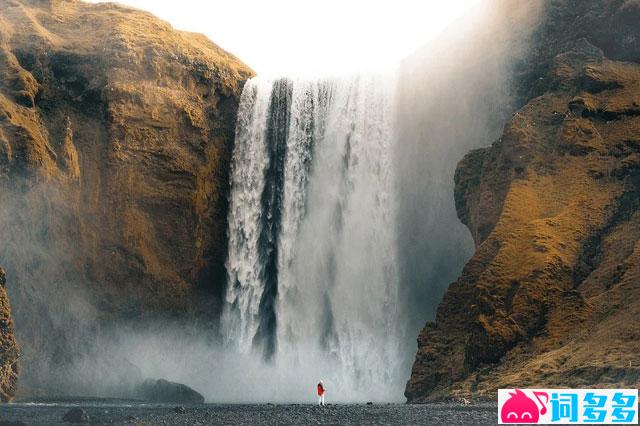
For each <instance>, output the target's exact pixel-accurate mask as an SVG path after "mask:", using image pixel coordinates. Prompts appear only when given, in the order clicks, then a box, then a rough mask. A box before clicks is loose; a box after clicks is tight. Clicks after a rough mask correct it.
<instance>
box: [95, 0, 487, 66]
mask: <svg viewBox="0 0 640 426" xmlns="http://www.w3.org/2000/svg"><path fill="white" fill-rule="evenodd" d="M89 1H91V2H99V1H103V0H89ZM477 1H478V0H385V1H381V0H270V1H267V0H180V1H173V0H171V1H158V0H119V1H118V3H122V4H125V5H129V6H133V7H136V8H140V9H145V10H148V11H150V12H152V13H154V14H155V15H157V16H159V17H160V18H162V19H164V20H166V21H168V22H170V23H171V24H172V25H173V26H174V27H175V28H178V29H181V30H187V31H194V32H199V33H204V34H206V35H207V36H208V37H209V38H210V39H211V40H213V41H214V42H215V43H216V44H218V45H219V46H221V47H222V48H224V49H226V50H227V51H229V52H231V53H233V54H234V55H236V56H238V57H239V58H240V59H242V60H243V61H244V62H245V63H246V64H248V65H249V66H250V67H252V68H253V69H254V70H255V71H256V72H257V73H258V74H261V75H291V74H333V73H344V72H351V71H356V70H363V69H380V68H387V67H390V66H393V64H395V63H397V61H398V60H400V59H402V58H404V57H406V56H407V55H409V54H411V53H412V52H413V51H415V50H416V49H417V48H418V47H420V46H421V45H423V44H425V43H426V42H427V41H429V40H430V39H432V38H433V37H435V36H436V35H437V34H438V33H439V32H441V31H442V30H443V29H444V28H445V27H446V26H447V25H448V24H450V23H451V22H452V21H453V20H455V19H456V18H458V17H460V16H461V15H462V14H464V12H465V11H466V10H468V9H469V8H470V7H471V5H472V4H473V3H476V2H477Z"/></svg>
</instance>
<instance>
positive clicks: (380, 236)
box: [0, 1, 539, 402]
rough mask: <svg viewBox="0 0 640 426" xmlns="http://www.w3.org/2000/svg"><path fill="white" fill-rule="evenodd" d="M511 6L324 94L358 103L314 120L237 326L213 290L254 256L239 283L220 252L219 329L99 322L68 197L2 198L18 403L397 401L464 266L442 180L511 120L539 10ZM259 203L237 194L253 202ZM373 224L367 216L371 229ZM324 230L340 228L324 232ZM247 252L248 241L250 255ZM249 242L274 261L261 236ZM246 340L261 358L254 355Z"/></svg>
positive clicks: (0, 252)
mask: <svg viewBox="0 0 640 426" xmlns="http://www.w3.org/2000/svg"><path fill="white" fill-rule="evenodd" d="M527 3H529V4H527V5H525V4H523V2H517V1H502V2H493V3H491V4H492V5H494V6H495V8H491V7H488V5H489V2H481V3H479V4H478V5H477V6H476V8H475V9H474V10H473V12H472V13H471V14H470V15H469V16H467V17H465V18H463V19H461V20H459V21H458V22H456V23H454V24H453V26H452V28H451V29H450V30H448V31H446V32H445V33H443V35H442V36H441V37H439V38H438V39H436V40H434V41H433V42H432V43H430V44H429V45H427V46H425V47H424V48H423V49H421V50H419V51H417V52H416V53H414V54H413V55H411V56H410V57H409V58H407V59H405V60H404V61H403V62H402V63H401V64H400V66H399V69H398V70H397V72H396V73H395V74H393V77H388V78H389V80H387V81H386V83H385V84H388V85H389V87H387V86H386V85H385V84H379V85H377V83H376V80H375V78H374V79H373V80H372V81H373V83H371V82H369V83H368V84H369V86H367V87H366V88H365V89H363V91H359V90H360V89H353V87H351V86H349V84H351V83H346V86H348V87H347V88H344V90H343V91H342V92H340V91H338V92H335V93H334V97H333V98H332V99H333V101H334V102H335V101H338V102H340V101H344V103H345V104H347V103H348V102H349V100H350V99H353V98H357V97H358V96H365V95H367V94H368V95H370V94H371V93H372V92H375V96H373V98H370V99H369V100H371V99H373V101H372V102H371V103H367V104H365V105H364V106H363V105H359V106H358V107H354V108H353V109H351V110H349V111H346V112H345V111H343V110H342V109H340V107H341V105H340V104H339V105H338V109H336V111H334V112H333V115H331V114H328V115H327V116H328V117H329V119H330V120H334V122H335V123H338V124H336V127H335V128H334V129H333V131H334V132H335V134H334V135H333V136H332V137H330V138H328V140H329V141H330V142H335V146H333V147H332V146H329V147H328V149H325V150H324V151H320V157H319V158H320V160H319V161H320V163H319V165H317V164H316V165H315V166H314V167H315V168H314V169H309V170H308V172H309V173H313V174H314V176H320V178H318V180H316V181H313V179H312V178H309V179H306V178H304V179H302V180H300V181H298V184H299V185H309V189H308V191H309V194H310V195H309V197H308V198H307V199H305V200H295V199H294V200H290V199H288V198H286V197H285V199H284V204H283V205H281V206H276V207H277V208H276V210H278V212H279V209H282V211H283V215H284V216H285V219H287V218H288V219H291V220H292V221H290V222H286V221H285V226H284V231H283V232H284V235H285V236H289V237H291V239H289V240H282V241H281V244H280V246H279V247H275V246H273V247H269V249H270V250H275V249H277V250H279V252H280V253H285V254H286V255H288V256H289V257H288V258H285V259H284V260H283V258H282V257H280V258H279V259H270V260H269V262H271V263H270V264H271V265H272V266H273V265H277V264H278V262H281V263H280V264H279V268H280V269H279V270H280V271H285V272H283V274H284V275H283V276H281V277H280V279H281V280H280V281H277V285H280V287H279V288H277V289H278V290H279V291H280V293H278V292H276V293H275V294H274V293H272V294H271V295H270V296H268V297H267V298H265V297H263V296H264V294H263V293H264V291H263V289H257V290H256V293H255V294H254V295H253V296H251V297H252V299H251V300H250V301H247V302H246V303H245V305H246V306H248V308H246V311H245V312H244V314H247V313H248V314H250V315H253V316H254V317H255V318H253V320H252V321H248V322H247V321H245V319H244V318H246V317H247V315H245V316H244V317H243V319H241V320H239V322H240V324H239V325H238V318H236V317H234V314H233V312H235V311H237V309H238V305H239V302H237V301H238V300H241V298H242V296H241V295H237V294H230V292H231V293H233V290H234V288H235V287H234V286H235V282H234V281H233V280H236V279H238V280H239V279H240V278H238V277H237V276H238V275H242V272H246V274H245V275H246V276H250V277H253V276H257V275H260V274H263V273H264V271H263V270H260V268H259V267H256V265H257V264H258V263H259V262H262V261H263V260H260V259H263V258H264V256H267V257H268V256H270V254H267V255H265V254H264V253H258V251H257V249H256V252H255V253H253V254H254V255H255V256H256V259H255V262H256V265H253V264H252V265H249V266H247V268H248V269H249V270H248V271H244V270H242V271H240V273H239V272H238V271H239V269H238V268H240V267H239V266H237V263H239V262H241V260H246V254H247V252H246V251H239V252H237V253H235V255H236V256H237V257H235V258H234V257H233V256H234V252H233V250H231V251H230V256H232V257H230V260H229V262H228V265H231V267H232V268H235V269H233V270H232V271H231V273H230V282H229V283H228V289H227V290H228V291H227V294H226V296H225V297H226V299H225V300H223V301H220V302H221V303H223V304H226V305H225V308H224V309H223V310H221V312H219V313H218V314H219V315H221V316H223V315H228V316H230V318H226V319H225V318H222V320H221V321H220V322H221V324H223V325H222V327H223V329H222V330H219V329H218V328H217V325H218V322H217V321H215V322H213V323H212V324H211V325H210V326H207V325H206V324H204V325H203V324H202V322H201V321H200V322H198V323H196V322H195V320H194V319H193V318H190V317H188V316H187V317H186V318H182V319H176V318H170V317H168V318H165V319H158V318H154V319H153V320H150V319H148V318H144V315H136V316H133V315H132V319H131V321H129V322H128V321H126V320H123V319H122V318H120V319H119V320H118V321H111V318H109V316H108V315H106V314H105V312H104V310H103V307H102V304H103V303H104V302H105V301H104V300H100V298H99V297H96V296H95V294H100V293H99V291H98V290H96V289H98V288H100V286H101V285H104V284H105V283H103V282H101V281H100V280H101V279H102V278H101V277H92V276H84V275H83V274H80V273H79V272H78V271H80V270H81V269H82V268H81V265H82V264H83V262H85V259H83V257H82V253H81V252H79V250H78V247H80V246H81V245H80V244H79V239H80V233H81V230H79V229H77V227H76V228H74V226H77V225H74V224H75V223H76V222H77V217H78V215H81V214H84V213H83V212H82V210H81V209H79V208H78V207H77V206H78V204H79V202H80V201H79V199H78V198H77V195H74V194H73V193H71V194H70V193H64V192H63V191H62V190H61V189H60V188H61V187H62V186H60V185H58V184H56V183H55V182H48V181H47V179H46V178H44V177H43V178H41V179H36V183H35V184H31V185H22V184H20V183H14V182H4V183H3V184H4V185H5V186H8V187H9V188H10V191H8V192H5V193H2V194H1V200H0V201H1V203H0V223H2V226H3V230H2V240H3V244H2V246H1V247H0V265H2V266H4V267H5V268H6V270H7V274H8V285H7V289H8V291H9V296H10V300H11V305H12V308H13V313H14V319H15V324H16V330H17V335H18V340H19V341H20V343H21V345H22V352H23V359H22V363H23V372H24V373H23V375H22V376H21V379H20V380H21V382H20V386H21V393H22V394H23V395H28V396H41V395H58V396H59V395H91V396H110V397H122V396H130V395H131V394H132V389H133V388H134V387H135V386H136V385H137V384H138V383H140V382H141V381H143V380H144V379H147V378H165V379H168V380H172V381H176V382H181V383H185V384H186V385H188V386H190V387H192V388H194V389H195V390H197V391H198V392H200V393H202V394H203V395H204V397H205V398H206V400H207V402H311V401H312V400H313V398H314V394H313V386H314V385H315V383H316V382H317V381H318V380H320V379H322V380H324V382H325V384H326V386H327V388H328V394H329V395H330V397H329V398H331V400H332V402H333V401H339V402H364V401H389V402H399V401H403V400H404V398H403V396H402V391H403V387H404V383H405V382H406V380H407V378H408V377H409V371H410V368H411V363H412V361H413V358H414V355H415V338H416V336H417V335H418V332H419V331H420V329H421V328H422V327H423V326H424V323H425V321H427V320H432V319H434V317H435V314H436V307H437V305H438V303H439V301H440V299H441V297H442V294H443V293H444V291H445V290H446V288H447V286H448V285H449V284H450V283H451V282H453V281H454V280H455V279H456V278H457V276H458V275H459V274H460V271H461V269H462V267H463V265H464V263H465V262H466V261H467V260H468V258H469V257H470V256H471V254H472V253H473V249H474V245H473V240H472V238H471V235H470V234H469V231H468V230H467V229H466V228H465V227H464V225H463V224H461V223H460V221H459V220H458V219H457V214H456V210H455V202H454V199H453V188H454V182H453V178H454V173H455V167H456V164H457V162H458V161H460V159H462V157H463V156H464V155H465V153H467V152H468V151H469V150H470V149H473V148H478V147H483V146H488V145H489V144H490V143H491V142H492V141H494V140H495V139H496V138H497V137H498V136H499V134H500V132H501V129H502V127H503V125H504V123H505V122H506V120H507V119H508V118H509V116H510V114H511V113H513V111H514V108H515V101H514V99H513V96H512V90H511V87H512V76H513V69H514V67H515V66H516V64H517V63H518V62H519V61H520V60H521V58H522V57H523V55H524V53H523V52H524V51H525V48H526V44H527V40H528V37H529V35H530V34H531V31H532V30H533V28H534V24H535V22H536V17H537V13H538V8H539V4H538V3H533V4H532V3H530V2H527ZM514 28H517V29H518V30H517V31H514ZM363 80H366V78H363ZM315 83H317V81H316V82H315ZM343 83H344V81H343ZM269 84H272V82H271V83H269ZM313 84H314V83H309V82H305V83H303V84H302V85H300V86H294V87H293V88H292V89H291V90H292V91H295V90H298V89H299V88H300V87H303V88H304V89H305V90H310V91H313V90H316V91H317V92H316V95H317V94H318V93H320V92H321V91H322V90H323V89H322V87H323V86H322V84H317V85H316V86H314V85H313ZM248 87H252V86H251V85H249V86H248ZM267 90H271V86H269V88H268V89H267ZM376 90H377V91H376ZM292 93H293V92H292ZM363 93H364V94H365V95H363ZM292 96H293V95H292ZM303 98H304V96H302V97H300V98H298V99H303ZM270 99H271V98H269V100H270ZM313 99H314V102H315V101H318V100H321V99H322V98H321V97H315V98H313ZM381 99H383V100H386V101H388V102H382V101H381ZM264 101H265V102H267V101H268V100H264ZM382 104H384V106H383V107H381V105H382ZM316 105H318V104H317V103H316ZM264 108H265V109H266V108H267V106H266V105H264ZM376 108H378V109H379V110H376ZM300 110H302V109H300ZM374 110H375V111H374ZM381 110H384V111H383V112H384V114H383V113H382V112H380V111H381ZM263 112H264V113H265V115H266V111H263ZM341 114H342V115H341ZM349 114H356V116H355V118H353V117H349ZM357 114H360V115H357ZM363 114H371V115H370V116H368V118H366V119H365V118H362V117H363ZM376 114H377V115H376ZM321 115H322V114H321ZM345 116H346V117H347V118H353V122H354V123H359V121H358V120H360V119H363V120H365V121H366V123H365V124H366V126H368V127H367V129H371V128H372V127H375V126H376V125H379V124H380V123H379V122H377V121H376V120H377V118H380V117H384V119H385V120H388V122H386V121H385V123H384V125H383V126H381V127H384V129H382V130H381V129H379V128H377V127H375V129H374V130H375V131H373V132H369V131H368V130H367V131H364V130H363V131H361V132H360V133H358V132H355V131H354V130H353V128H350V127H349V126H351V125H352V123H351V122H349V121H348V120H346V119H345V120H344V121H341V119H344V118H345ZM295 119H298V120H303V119H304V117H297V118H295ZM265 120H266V118H265ZM335 123H334V124H335ZM315 125H316V126H317V125H318V122H315ZM353 126H354V127H355V124H354V125H353ZM286 127H287V128H288V126H286ZM314 129H316V128H314ZM336 129H337V130H336ZM345 129H346V130H345ZM316 130H317V129H316ZM264 131H266V130H265V129H262V128H261V129H258V132H264ZM314 131H315V130H314ZM350 132H351V133H350ZM354 135H355V136H354ZM276 137H277V136H276ZM352 137H353V139H352ZM357 138H359V139H358V140H357V141H356V139H357ZM344 140H348V141H349V143H352V142H353V144H354V145H353V147H354V148H353V151H352V152H351V151H349V154H348V155H347V154H345V152H346V149H344V147H343V146H342V145H340V143H342V141H344ZM336 141H340V143H338V142H336ZM368 142H369V144H367V143H368ZM356 143H358V144H359V145H357V144H356ZM345 146H346V145H345ZM349 146H351V145H349ZM307 148H308V149H312V147H311V146H309V147H307ZM325 148H327V147H326V146H325ZM333 148H335V149H334V150H332V149H333ZM349 149H351V148H349ZM358 150H359V151H358ZM345 158H347V159H346V160H344V159H345ZM343 160H344V161H345V162H346V163H349V164H348V165H349V166H350V167H351V168H350V169H349V168H347V169H348V170H349V171H353V170H356V171H355V172H354V174H353V175H352V176H351V177H350V180H349V179H346V180H345V181H346V182H347V183H346V184H345V183H344V182H342V181H340V179H338V177H339V176H343V175H346V174H348V173H347V172H345V171H343V170H337V169H336V168H334V167H333V166H332V165H333V164H335V163H337V162H340V161H343ZM300 167H302V168H304V167H303V166H300ZM358 167H361V168H360V169H359V168H358ZM371 170H375V171H376V173H371ZM245 172H246V171H245ZM274 173H275V172H274ZM341 173H342V175H341ZM258 174H259V173H258ZM242 177H243V176H240V177H239V178H238V181H240V180H241V178H242ZM235 183H236V185H237V182H235ZM294 183H295V182H294ZM233 184H234V182H233V181H232V185H233ZM341 185H344V186H341ZM386 185H388V186H386ZM354 188H355V189H354ZM232 190H233V189H232ZM283 190H284V189H283ZM341 191H342V192H341ZM349 191H351V192H349ZM345 192H349V194H350V196H352V198H350V199H349V200H347V198H348V197H346V196H345V195H344V193H345ZM292 194H294V195H296V194H298V193H296V192H295V191H293V192H292ZM260 197H261V196H260V195H259V194H256V195H255V202H256V203H258V202H262V201H261V200H260ZM341 197H342V198H341ZM286 202H290V204H286ZM232 204H233V203H232ZM327 205H330V206H331V208H330V209H325V207H326V206H327ZM74 206H75V207H74ZM287 206H289V207H290V210H288V211H287V210H286V208H287ZM353 206H355V207H361V208H362V210H361V211H358V210H357V209H356V208H355V207H353ZM377 208H378V209H380V210H378V212H381V213H380V215H375V214H373V213H372V212H374V210H375V209H377ZM270 209H272V210H273V209H274V206H271V207H270ZM296 209H301V211H302V210H304V211H303V212H300V211H296ZM273 211H275V210H273ZM271 213H272V211H270V213H269V214H271ZM374 213H375V212H374ZM261 214H262V212H256V215H261ZM279 214H280V212H279V213H278V216H279ZM287 215H288V216H287ZM367 215H370V216H367ZM265 216H268V215H265ZM338 216H340V218H341V219H340V226H338V225H337V224H332V220H334V219H335V218H336V217H338ZM303 219H304V220H303ZM269 220H271V219H269ZM296 221H297V222H296ZM230 222H231V223H232V224H233V223H234V222H233V218H231V219H230ZM294 222H296V223H294ZM61 223H64V224H65V226H60V224H61ZM287 226H290V227H289V228H287ZM69 229H72V230H73V229H76V231H77V233H72V234H68V232H67V231H68V230H69ZM231 231H233V229H231ZM287 232H288V233H289V234H287ZM293 234H295V235H296V236H298V237H299V240H296V243H295V244H297V245H296V247H297V252H296V253H297V254H296V253H289V252H287V250H289V249H290V246H289V245H288V244H293V243H292V242H291V241H292V240H293V237H292V235H293ZM238 235H242V236H243V238H244V237H246V235H247V233H246V232H244V230H242V232H240V231H239V232H238ZM230 237H231V238H232V236H230ZM298 237H296V238H298ZM260 238H261V237H260V236H255V240H256V241H255V244H256V245H259V240H260ZM262 239H263V240H264V241H270V243H271V244H272V245H274V244H275V245H277V242H274V241H275V240H274V237H273V236H267V237H264V236H263V237H262ZM235 242H236V241H232V243H235ZM238 244H240V243H238ZM274 247H275V248H274ZM267 251H268V250H267ZM287 253H288V254H287ZM258 258H260V259H258ZM238 259H241V260H238ZM105 261H108V259H105ZM234 261H235V262H236V263H234ZM309 265H311V266H309ZM244 266H246V265H244ZM258 266H259V265H258ZM252 268H253V269H252ZM254 269H255V270H254ZM256 271H258V272H256ZM267 272H268V273H269V271H267ZM271 272H273V271H271ZM276 275H277V274H276ZM261 279H262V278H261ZM269 279H270V278H269ZM269 279H265V280H264V282H267V281H268V280H269ZM303 279H304V280H307V281H306V285H305V286H302V285H300V283H301V282H302V280H303ZM262 282H263V281H256V283H262ZM336 283H337V284H336ZM269 285H270V286H273V285H276V284H274V281H269ZM267 293H268V292H267ZM327 295H332V298H331V297H329V296H327ZM325 296H326V297H325ZM368 297H370V299H367V298H368ZM268 298H270V299H269V300H268ZM264 300H266V302H264V303H263V301H264ZM243 303H244V302H243ZM265 304H268V306H267V307H265V306H266V305H265ZM250 315H249V316H250ZM349 315H351V317H350V316H349ZM308 317H311V319H310V320H309V322H308V323H306V322H304V320H305V318H308ZM265 318H266V320H265ZM318 318H327V319H328V321H327V322H325V323H322V322H321V321H319V319H318ZM230 323H231V325H229V324H230ZM225 324H226V325H225ZM224 327H227V328H224ZM234 330H235V331H234ZM256 336H258V338H257V339H256ZM292 336H294V337H292ZM309 336H312V337H313V338H308V337H309ZM316 337H317V339H316ZM256 340H258V341H260V340H262V341H263V342H267V343H259V344H258V347H256V345H255V344H254V342H255V341H256ZM269 345H271V346H269ZM265 348H266V349H265ZM376 383H380V384H379V385H376Z"/></svg>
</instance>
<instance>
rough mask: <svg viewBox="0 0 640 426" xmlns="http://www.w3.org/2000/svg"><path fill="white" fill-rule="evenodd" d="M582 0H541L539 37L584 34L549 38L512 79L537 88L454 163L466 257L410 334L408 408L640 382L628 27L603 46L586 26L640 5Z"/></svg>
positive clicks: (635, 118) (639, 164)
mask: <svg viewBox="0 0 640 426" xmlns="http://www.w3.org/2000/svg"><path fill="white" fill-rule="evenodd" d="M592 3H593V2H561V1H556V2H549V5H548V7H549V9H548V10H547V16H546V17H545V18H544V19H546V20H547V22H546V23H544V24H542V26H541V30H540V32H539V33H538V35H537V36H538V43H542V40H544V41H545V42H546V43H550V40H551V39H553V37H557V38H563V37H565V36H566V33H560V29H561V28H562V27H564V29H565V31H566V32H571V31H573V33H574V34H577V35H580V34H583V35H584V36H585V37H584V38H577V39H576V40H574V41H573V42H570V41H568V40H564V39H563V41H562V42H561V43H558V44H557V45H553V44H551V47H550V48H549V49H548V50H552V49H553V48H558V46H559V45H561V46H562V48H563V49H566V50H563V51H561V52H560V53H559V54H557V55H555V56H554V57H553V59H552V60H551V61H549V70H548V72H547V73H545V74H544V76H542V77H540V78H539V79H533V78H527V79H524V80H523V84H528V82H530V81H536V87H534V86H528V87H527V88H526V90H523V92H526V91H527V90H528V91H530V93H535V92H543V93H542V94H541V95H540V96H536V97H534V98H532V99H530V100H529V101H528V102H527V103H526V105H524V106H523V107H522V108H521V109H519V110H518V111H517V112H516V113H515V114H514V115H513V117H512V118H511V120H510V121H509V122H508V123H507V125H506V126H505V128H504V132H503V135H502V137H501V138H500V139H499V140H498V141H496V142H495V143H494V144H493V145H492V146H491V147H489V148H486V149H479V150H475V151H472V152H470V153H469V154H468V155H467V156H466V157H465V158H464V159H463V160H462V161H461V162H460V163H459V165H458V169H457V172H456V178H455V183H456V188H455V196H456V208H457V210H458V215H459V217H460V219H461V220H462V221H463V222H464V223H465V224H466V225H467V226H468V227H469V229H470V231H471V233H472V235H473V237H474V240H475V243H476V252H475V254H474V256H473V257H472V258H471V260H470V261H469V262H468V263H467V264H466V266H465V268H464V270H463V272H462V275H461V276H460V278H459V279H458V280H457V281H456V282H455V283H453V284H452V285H451V286H450V288H449V290H448V291H447V293H446V294H445V296H444V299H443V300H442V302H441V304H440V305H439V307H438V311H437V315H436V319H435V321H434V322H430V323H428V324H427V325H426V327H425V328H424V330H423V331H422V333H421V334H420V336H419V338H418V354H417V357H416V361H415V364H414V366H413V371H412V374H411V378H410V380H409V382H408V384H407V388H406V396H407V398H408V400H409V401H410V402H424V401H427V400H436V399H443V398H450V397H457V396H464V397H472V398H476V397H487V398H491V397H494V396H495V394H496V393H497V392H496V391H497V389H498V388H509V387H559V386H560V387H587V386H589V387H611V386H621V387H638V385H639V384H640V350H639V349H640V346H639V343H638V342H640V320H639V318H640V64H638V59H639V57H638V53H637V46H638V36H639V34H638V29H637V28H630V27H624V26H623V25H618V26H617V27H616V28H607V29H606V31H608V34H609V38H608V39H607V40H609V41H610V42H611V43H610V44H607V43H602V40H603V38H602V37H601V35H602V33H603V32H605V29H603V28H602V27H601V26H597V25H594V26H593V27H592V33H591V34H592V35H593V37H589V35H590V29H589V28H586V27H585V25H586V24H585V22H584V21H585V20H587V21H588V20H589V19H596V20H597V17H598V15H597V14H600V15H601V16H600V19H601V21H602V22H611V21H614V20H615V19H614V18H615V17H616V16H617V17H618V19H621V20H624V19H632V17H634V16H635V18H633V19H636V22H637V19H638V17H640V5H638V3H637V2H622V1H620V2H614V1H611V2H604V4H602V5H600V6H599V9H595V8H594V9H593V10H591V9H589V7H592V6H593V4H592ZM576 7H577V8H585V9H586V11H585V10H579V11H575V10H573V9H572V8H576ZM589 11H591V12H589ZM574 12H575V14H574ZM587 12H589V13H592V14H596V15H593V16H592V15H589V13H587ZM580 13H584V14H585V16H586V17H585V18H581V16H582V15H580ZM581 19H582V21H580V20H581ZM549 21H552V22H551V23H549ZM554 25H556V26H555V27H554ZM549 28H556V30H558V33H554V32H553V31H549ZM558 34H561V36H559V35H558ZM614 36H615V37H614ZM616 40H617V41H616ZM625 43H626V46H627V47H626V49H625ZM538 48H540V45H538ZM535 49H536V48H535V46H534V49H533V51H534V52H536V50H535ZM603 50H604V52H603ZM607 55H610V57H608V56H607ZM625 55H626V56H625ZM613 58H615V60H614V59H613ZM625 58H626V59H625ZM538 82H545V84H546V86H540V87H538V85H539V83H538ZM541 88H544V90H540V89H541Z"/></svg>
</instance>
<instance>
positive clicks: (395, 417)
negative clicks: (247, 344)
mask: <svg viewBox="0 0 640 426" xmlns="http://www.w3.org/2000/svg"><path fill="white" fill-rule="evenodd" d="M6 408H7V410H6V411H3V412H2V413H1V414H0V425H2V421H3V420H4V421H6V422H10V421H13V422H17V421H20V422H23V424H25V425H33V426H36V425H56V424H70V423H64V422H63V421H62V418H63V417H64V415H65V414H66V413H68V412H69V411H70V409H71V406H69V405H66V406H51V405H50V406H41V405H40V406H33V405H24V404H12V405H10V406H7V407H6ZM83 409H84V412H85V413H86V415H87V416H88V424H100V425H101V424H109V425H112V424H113V425H139V426H142V425H149V426H151V425H175V426H178V425H189V426H194V425H231V424H234V425H235V424H252V425H256V426H262V425H265V426H267V425H274V424H278V425H301V424H319V425H321V424H326V425H336V424H351V425H443V424H458V425H493V424H495V422H496V416H497V408H496V406H495V405H494V404H489V405H475V406H466V407H465V406H460V405H453V404H437V405H434V404H429V405H421V406H415V405H414V406H412V405H396V404H387V405H365V404H362V405H327V406H325V407H318V406H316V405H301V404H291V405H270V404H269V405H199V406H184V407H173V406H161V405H156V406H149V405H147V406H142V405H136V404H133V405H129V406H122V405H101V406H93V407H92V406H86V405H85V406H83Z"/></svg>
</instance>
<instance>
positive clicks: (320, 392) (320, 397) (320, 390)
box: [318, 380, 326, 406]
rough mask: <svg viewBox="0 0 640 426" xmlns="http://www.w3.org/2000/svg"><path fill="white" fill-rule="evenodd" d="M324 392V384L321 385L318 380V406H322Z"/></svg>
mask: <svg viewBox="0 0 640 426" xmlns="http://www.w3.org/2000/svg"><path fill="white" fill-rule="evenodd" d="M325 391H326V389H325V388H324V384H323V383H322V380H320V383H318V405H322V406H324V392H325Z"/></svg>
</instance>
